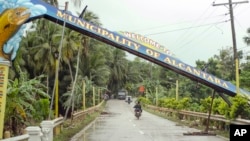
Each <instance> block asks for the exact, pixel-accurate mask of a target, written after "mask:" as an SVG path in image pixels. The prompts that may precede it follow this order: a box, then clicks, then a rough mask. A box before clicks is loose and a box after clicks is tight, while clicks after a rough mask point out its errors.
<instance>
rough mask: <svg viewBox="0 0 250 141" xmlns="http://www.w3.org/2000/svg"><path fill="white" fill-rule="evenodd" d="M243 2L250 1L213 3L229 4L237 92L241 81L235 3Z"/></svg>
mask: <svg viewBox="0 0 250 141" xmlns="http://www.w3.org/2000/svg"><path fill="white" fill-rule="evenodd" d="M242 3H248V1H241V2H232V0H229V2H228V3H221V4H214V3H213V6H220V5H229V13H230V20H231V30H232V39H233V53H234V61H235V82H236V94H238V93H239V87H240V81H239V58H238V54H237V44H236V34H235V27H234V14H233V5H234V4H242Z"/></svg>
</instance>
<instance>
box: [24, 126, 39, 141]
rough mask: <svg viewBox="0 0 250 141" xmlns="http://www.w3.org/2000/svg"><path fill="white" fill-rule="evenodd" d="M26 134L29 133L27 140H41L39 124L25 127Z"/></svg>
mask: <svg viewBox="0 0 250 141" xmlns="http://www.w3.org/2000/svg"><path fill="white" fill-rule="evenodd" d="M26 130H27V132H28V134H29V140H28V141H42V140H41V135H42V132H41V128H40V127H39V126H30V127H27V128H26Z"/></svg>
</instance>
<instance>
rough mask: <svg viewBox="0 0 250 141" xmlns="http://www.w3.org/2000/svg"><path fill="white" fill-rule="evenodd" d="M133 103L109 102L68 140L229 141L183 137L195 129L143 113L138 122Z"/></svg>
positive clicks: (204, 137) (209, 137)
mask: <svg viewBox="0 0 250 141" xmlns="http://www.w3.org/2000/svg"><path fill="white" fill-rule="evenodd" d="M133 106H134V103H130V104H128V103H126V102H125V101H124V100H109V101H108V102H107V105H106V108H105V110H104V111H105V112H106V113H104V114H102V115H101V116H100V117H99V118H97V119H96V121H95V122H92V124H91V125H90V126H89V128H88V129H84V130H82V131H81V132H79V133H78V134H77V135H76V136H75V137H73V138H72V140H71V141H228V140H227V139H224V138H221V137H218V136H184V135H183V133H187V132H197V131H198V130H196V129H193V128H189V127H186V126H177V125H176V123H174V122H172V121H169V120H167V119H164V118H161V117H158V116H155V115H153V114H150V113H148V112H146V111H143V113H142V116H141V118H140V119H139V120H138V119H136V117H135V116H134V114H133Z"/></svg>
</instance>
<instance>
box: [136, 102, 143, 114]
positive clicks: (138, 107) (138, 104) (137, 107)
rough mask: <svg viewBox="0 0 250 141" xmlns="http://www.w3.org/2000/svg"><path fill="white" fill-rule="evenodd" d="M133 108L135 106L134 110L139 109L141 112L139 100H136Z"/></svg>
mask: <svg viewBox="0 0 250 141" xmlns="http://www.w3.org/2000/svg"><path fill="white" fill-rule="evenodd" d="M134 108H135V112H136V111H137V110H139V111H140V112H142V108H141V104H140V101H138V102H137V103H136V104H135V106H134Z"/></svg>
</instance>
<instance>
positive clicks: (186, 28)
mask: <svg viewBox="0 0 250 141" xmlns="http://www.w3.org/2000/svg"><path fill="white" fill-rule="evenodd" d="M228 21H229V20H226V21H221V22H214V23H209V24H204V25H198V26H192V27H185V28H179V29H174V30H168V31H162V32H156V33H151V34H145V35H144V36H152V35H158V34H165V33H169V32H176V31H181V30H188V29H192V28H199V27H203V26H209V25H214V24H220V23H225V22H228Z"/></svg>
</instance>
